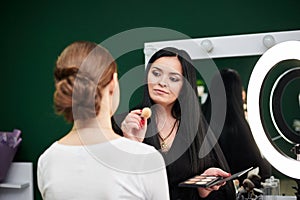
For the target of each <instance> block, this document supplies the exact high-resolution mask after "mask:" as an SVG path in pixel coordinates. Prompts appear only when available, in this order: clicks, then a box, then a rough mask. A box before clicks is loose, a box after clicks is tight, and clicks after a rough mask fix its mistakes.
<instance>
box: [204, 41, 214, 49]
mask: <svg viewBox="0 0 300 200" xmlns="http://www.w3.org/2000/svg"><path fill="white" fill-rule="evenodd" d="M201 46H202V48H203V49H205V51H206V52H211V51H212V50H213V48H214V46H213V44H212V42H211V41H210V40H203V41H202V42H201Z"/></svg>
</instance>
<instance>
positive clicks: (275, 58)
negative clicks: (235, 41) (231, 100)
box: [247, 41, 300, 179]
mask: <svg viewBox="0 0 300 200" xmlns="http://www.w3.org/2000/svg"><path fill="white" fill-rule="evenodd" d="M288 59H297V60H300V42H299V41H288V42H282V43H279V44H277V45H275V46H273V47H272V48H270V49H269V50H268V51H266V52H265V53H264V54H263V55H262V56H261V58H260V59H259V60H258V62H257V63H256V65H255V67H254V69H253V71H252V74H251V77H250V80H249V84H248V91H247V94H248V97H247V103H248V105H247V107H248V120H249V125H250V128H251V131H252V134H253V137H254V139H255V142H256V144H257V146H258V147H259V149H260V151H261V152H262V154H263V155H264V156H265V158H266V159H267V160H268V161H269V162H270V163H271V164H272V165H273V166H274V167H275V168H276V169H277V170H278V171H280V172H281V173H283V174H285V175H287V176H289V177H292V178H296V179H300V170H299V169H300V161H297V160H295V159H293V158H290V157H288V156H286V155H283V154H281V153H280V152H279V151H277V149H276V148H275V147H274V146H273V145H272V143H271V142H270V141H269V139H268V137H267V134H266V133H265V131H264V128H263V124H262V118H261V115H260V106H259V105H260V91H261V87H262V85H263V81H264V78H265V77H266V75H267V74H268V72H269V71H270V70H271V69H272V67H273V66H274V65H276V64H277V63H279V62H280V61H283V60H288Z"/></svg>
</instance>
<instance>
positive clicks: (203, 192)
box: [198, 167, 231, 198]
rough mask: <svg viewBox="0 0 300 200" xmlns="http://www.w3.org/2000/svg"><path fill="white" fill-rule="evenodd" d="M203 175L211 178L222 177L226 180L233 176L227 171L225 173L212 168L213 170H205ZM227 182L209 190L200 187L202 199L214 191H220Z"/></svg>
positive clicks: (199, 191)
mask: <svg viewBox="0 0 300 200" xmlns="http://www.w3.org/2000/svg"><path fill="white" fill-rule="evenodd" d="M203 175H210V176H222V177H224V178H226V177H228V176H230V175H231V174H230V173H227V172H225V171H223V170H222V169H220V168H215V167H211V168H208V169H207V170H205V171H204V172H203ZM225 184H226V182H223V183H221V184H219V185H214V186H212V187H209V188H202V187H199V188H198V193H199V196H200V197H201V198H205V197H207V196H208V195H209V194H210V193H211V192H212V191H214V190H219V188H220V187H221V186H223V185H225Z"/></svg>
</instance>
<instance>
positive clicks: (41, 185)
mask: <svg viewBox="0 0 300 200" xmlns="http://www.w3.org/2000/svg"><path fill="white" fill-rule="evenodd" d="M41 160H42V159H41V157H40V158H39V159H38V164H37V185H38V188H39V191H40V193H41V195H42V198H43V199H44V178H43V172H42V161H41Z"/></svg>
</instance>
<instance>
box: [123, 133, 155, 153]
mask: <svg viewBox="0 0 300 200" xmlns="http://www.w3.org/2000/svg"><path fill="white" fill-rule="evenodd" d="M118 145H119V147H120V148H124V149H125V148H126V149H127V150H128V151H130V152H131V153H135V154H136V153H138V154H148V153H158V151H157V150H156V149H155V148H154V147H153V146H151V145H148V144H145V143H142V142H137V141H133V140H130V139H127V138H125V137H121V138H120V139H119V144H118Z"/></svg>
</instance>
